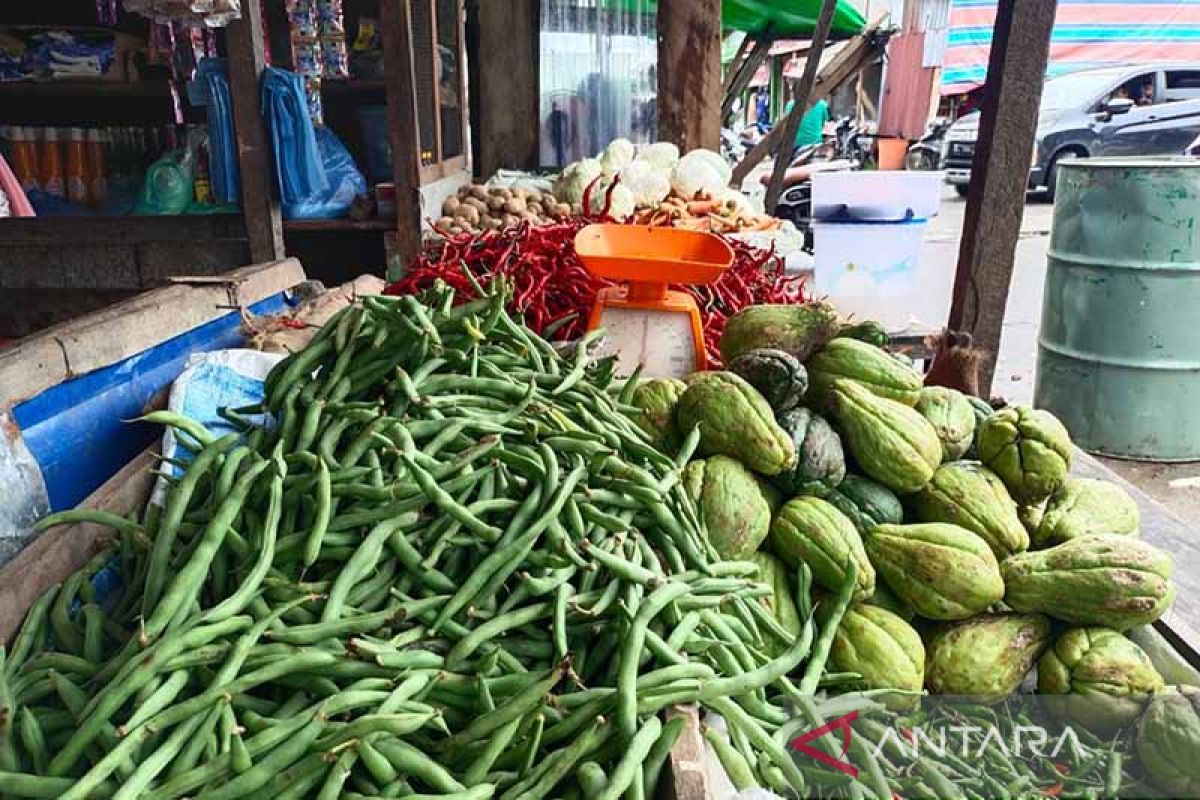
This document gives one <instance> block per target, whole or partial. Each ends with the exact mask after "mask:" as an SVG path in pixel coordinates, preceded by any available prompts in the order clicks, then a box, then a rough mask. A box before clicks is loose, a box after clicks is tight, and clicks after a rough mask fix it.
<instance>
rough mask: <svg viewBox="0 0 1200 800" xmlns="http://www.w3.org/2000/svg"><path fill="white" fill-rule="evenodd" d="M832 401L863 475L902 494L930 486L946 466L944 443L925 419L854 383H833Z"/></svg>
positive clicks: (841, 427) (852, 453)
mask: <svg viewBox="0 0 1200 800" xmlns="http://www.w3.org/2000/svg"><path fill="white" fill-rule="evenodd" d="M832 400H833V402H832V409H833V416H834V419H835V420H836V421H837V423H838V426H839V428H840V429H841V431H842V434H843V435H844V437H845V440H846V443H847V444H848V445H849V450H850V454H851V455H852V456H853V457H854V460H855V462H857V464H858V465H859V466H860V467H861V468H862V471H863V472H865V473H866V474H867V475H868V476H869V477H871V478H874V479H875V480H877V481H879V482H880V483H882V484H883V485H884V486H887V487H888V488H889V489H892V490H894V491H897V492H900V493H908V492H915V491H917V490H918V489H920V488H921V487H922V486H924V485H925V484H927V483H929V479H930V478H932V477H933V471H934V470H935V469H936V468H937V466H938V465H939V464H941V463H942V443H941V441H939V440H938V437H937V433H936V432H935V431H934V430H933V426H932V425H930V424H929V422H928V421H927V420H926V419H925V418H924V417H922V416H921V415H920V414H918V413H917V412H916V411H914V410H912V409H911V408H909V407H908V406H906V405H904V404H902V403H897V402H896V401H894V400H889V399H887V398H886V397H878V396H876V395H874V394H872V393H871V392H870V391H869V390H867V389H866V388H864V387H863V386H861V385H860V384H858V383H856V382H854V381H850V380H839V381H836V382H835V383H834V388H833V394H832Z"/></svg>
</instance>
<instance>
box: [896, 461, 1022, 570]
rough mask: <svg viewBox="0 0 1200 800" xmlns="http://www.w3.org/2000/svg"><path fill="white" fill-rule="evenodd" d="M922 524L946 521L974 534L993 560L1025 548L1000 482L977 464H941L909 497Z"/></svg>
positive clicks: (1015, 511) (953, 462) (1014, 513)
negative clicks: (923, 485)
mask: <svg viewBox="0 0 1200 800" xmlns="http://www.w3.org/2000/svg"><path fill="white" fill-rule="evenodd" d="M912 505H913V508H914V509H915V510H916V513H917V518H918V519H919V520H921V521H922V522H950V523H953V524H954V525H960V526H962V527H964V528H966V529H967V530H969V531H972V532H973V533H976V534H978V535H979V536H980V537H981V538H982V539H983V540H984V541H985V542H987V544H988V547H990V548H992V552H993V553H995V555H996V558H997V559H999V560H1001V561H1003V560H1004V559H1006V558H1008V557H1009V556H1011V555H1012V554H1013V553H1023V552H1025V551H1026V550H1028V549H1029V534H1028V533H1027V532H1026V530H1025V526H1024V525H1022V524H1021V520H1020V519H1019V518H1018V517H1017V507H1016V504H1015V503H1013V501H1012V498H1011V497H1009V496H1008V490H1007V489H1005V488H1004V483H1003V481H1001V480H1000V478H999V477H997V476H996V473H994V472H992V471H991V470H990V469H988V468H987V467H985V466H983V465H982V464H980V463H979V462H978V461H952V462H950V463H949V464H942V465H941V466H940V467H938V468H937V469H936V470H935V471H934V473H933V478H932V479H931V480H930V481H929V483H928V484H926V485H925V488H924V489H922V490H921V491H919V492H917V493H916V494H915V495H914V496H913V503H912Z"/></svg>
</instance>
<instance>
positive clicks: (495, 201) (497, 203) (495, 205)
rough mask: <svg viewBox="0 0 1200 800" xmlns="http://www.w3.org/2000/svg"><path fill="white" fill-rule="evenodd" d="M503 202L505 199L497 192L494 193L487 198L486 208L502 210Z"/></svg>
mask: <svg viewBox="0 0 1200 800" xmlns="http://www.w3.org/2000/svg"><path fill="white" fill-rule="evenodd" d="M505 202H507V201H506V200H505V199H504V198H503V197H501V196H500V195H498V194H494V195H492V196H491V197H489V198H488V199H487V204H488V208H489V209H491V210H492V211H503V210H504V204H505Z"/></svg>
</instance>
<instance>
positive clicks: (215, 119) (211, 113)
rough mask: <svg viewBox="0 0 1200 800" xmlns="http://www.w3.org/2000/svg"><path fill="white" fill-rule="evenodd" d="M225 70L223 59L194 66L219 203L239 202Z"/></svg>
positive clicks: (210, 166)
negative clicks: (200, 88) (202, 95)
mask: <svg viewBox="0 0 1200 800" xmlns="http://www.w3.org/2000/svg"><path fill="white" fill-rule="evenodd" d="M227 70H228V67H227V66H226V62H225V59H223V58H204V59H201V60H200V63H199V64H197V65H196V78H197V80H200V81H202V82H203V84H204V88H205V100H206V102H205V108H206V109H207V111H208V172H209V178H210V180H211V181H212V190H213V197H214V198H215V199H216V201H217V202H218V203H238V202H240V200H241V194H242V188H241V176H240V174H239V172H238V160H237V144H236V139H235V137H234V133H233V97H232V95H231V94H230V91H229V76H228V72H227Z"/></svg>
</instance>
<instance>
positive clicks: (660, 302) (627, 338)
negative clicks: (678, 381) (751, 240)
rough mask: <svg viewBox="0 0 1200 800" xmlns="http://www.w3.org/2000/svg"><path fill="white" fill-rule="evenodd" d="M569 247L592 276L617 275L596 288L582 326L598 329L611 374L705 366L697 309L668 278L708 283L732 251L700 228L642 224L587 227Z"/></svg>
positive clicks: (665, 374) (667, 374)
mask: <svg viewBox="0 0 1200 800" xmlns="http://www.w3.org/2000/svg"><path fill="white" fill-rule="evenodd" d="M575 252H576V253H577V254H578V255H579V260H580V261H581V262H582V263H583V266H584V267H585V268H586V269H587V270H588V272H591V273H592V274H593V275H596V276H597V277H601V278H608V279H609V280H614V281H622V282H624V283H625V285H624V286H614V287H610V288H607V289H601V290H600V293H599V294H598V295H597V296H596V302H595V305H593V306H592V312H591V315H590V316H589V317H588V330H594V329H596V328H604V329H605V332H606V334H607V335H606V336H605V341H604V343H603V344H602V345H601V348H600V349H601V354H602V355H615V356H617V365H618V372H620V373H624V374H629V373H631V372H633V370H634V369H636V368H637V367H638V366H639V365H640V366H641V367H642V372H643V374H644V375H646V376H647V377H655V378H681V377H683V376H684V375H687V374H689V373H691V372H695V371H697V370H702V369H704V368H705V367H706V366H707V358H706V356H705V353H704V335H703V328H702V325H701V321H700V309H699V308H698V307H697V306H696V301H695V300H693V299H692V296H691V295H689V294H687V293H685V292H676V291H672V290H670V289H668V288H667V286H668V285H669V284H672V283H712V282H713V281H715V280H717V279H718V278H719V277H721V274H722V273H723V272H724V271H725V270H726V269H728V268H729V266H730V265H731V264H732V263H733V250H732V249H731V248H730V247H729V245H728V244H726V243H725V241H724V240H723V239H721V237H719V236H714V235H713V234H711V233H705V232H703V231H684V230H676V229H674V228H661V227H650V226H643V225H601V224H597V225H588V226H587V227H586V228H583V229H582V230H580V231H579V233H578V234H576V236H575Z"/></svg>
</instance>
